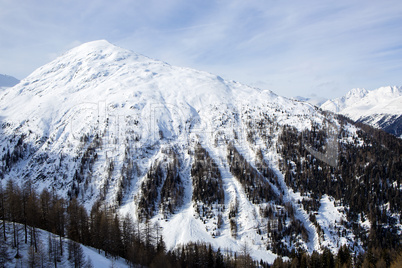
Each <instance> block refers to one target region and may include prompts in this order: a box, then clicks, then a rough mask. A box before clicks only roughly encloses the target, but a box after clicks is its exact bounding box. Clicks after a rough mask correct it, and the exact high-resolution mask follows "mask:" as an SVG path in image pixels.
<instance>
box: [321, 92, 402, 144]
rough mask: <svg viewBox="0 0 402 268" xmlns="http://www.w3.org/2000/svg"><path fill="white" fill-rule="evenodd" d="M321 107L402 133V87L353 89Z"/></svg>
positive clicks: (398, 133)
mask: <svg viewBox="0 0 402 268" xmlns="http://www.w3.org/2000/svg"><path fill="white" fill-rule="evenodd" d="M321 108H322V109H324V110H329V111H332V112H336V113H341V114H343V115H346V116H348V117H350V118H351V119H353V120H354V121H357V122H362V123H366V124H370V125H372V126H374V127H376V128H381V129H383V130H385V131H387V132H389V133H391V134H394V135H396V136H398V137H399V136H401V135H402V87H396V86H392V87H391V86H388V87H381V88H378V89H375V90H372V91H368V90H366V89H352V90H351V91H349V92H348V93H347V94H346V95H345V96H343V97H341V98H338V99H333V100H328V101H326V102H325V103H323V104H322V105H321Z"/></svg>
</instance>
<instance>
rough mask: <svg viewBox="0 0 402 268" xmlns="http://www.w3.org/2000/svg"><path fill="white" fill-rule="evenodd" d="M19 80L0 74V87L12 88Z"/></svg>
mask: <svg viewBox="0 0 402 268" xmlns="http://www.w3.org/2000/svg"><path fill="white" fill-rule="evenodd" d="M19 82H20V80H18V79H17V78H15V77H12V76H9V75H5V74H0V87H13V86H15V85H16V84H18V83H19Z"/></svg>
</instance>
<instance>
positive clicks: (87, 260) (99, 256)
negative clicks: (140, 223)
mask: <svg viewBox="0 0 402 268" xmlns="http://www.w3.org/2000/svg"><path fill="white" fill-rule="evenodd" d="M14 229H15V230H17V232H18V233H21V231H22V230H23V229H24V225H22V224H15V225H12V223H6V230H7V231H6V235H7V237H8V240H6V241H4V240H3V237H1V240H0V252H1V253H2V254H4V255H2V256H1V257H0V260H1V261H2V265H4V266H2V267H57V266H58V267H74V262H73V260H72V259H69V254H68V251H67V249H68V246H69V244H70V243H73V242H72V241H71V240H69V239H66V238H63V239H62V241H61V242H60V240H59V237H58V236H57V235H55V234H53V233H49V232H47V231H44V230H41V229H36V230H35V239H36V240H35V243H36V245H37V247H36V250H35V249H34V246H32V245H31V237H30V239H29V240H28V242H27V243H25V242H24V240H23V239H21V238H20V239H21V240H22V241H19V242H18V246H15V245H14V243H13V239H11V237H13V230H14ZM28 229H29V231H30V232H31V230H32V227H28ZM19 235H20V234H19ZM60 243H61V246H62V247H63V251H64V255H61V256H60V255H59V254H58V253H56V252H55V249H54V248H49V247H55V245H56V244H57V247H60ZM74 243H75V242H74ZM75 245H76V246H78V247H79V248H80V250H79V252H80V253H82V254H81V255H80V263H81V266H80V267H96V268H108V267H119V268H125V267H129V265H127V262H126V261H125V260H124V259H122V258H106V257H105V256H104V254H103V253H98V250H97V249H94V248H91V247H87V246H84V245H81V244H75ZM57 250H60V248H58V249H57ZM17 255H18V258H16V256H17ZM54 262H56V263H54Z"/></svg>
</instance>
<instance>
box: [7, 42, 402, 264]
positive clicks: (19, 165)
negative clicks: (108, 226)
mask: <svg viewBox="0 0 402 268" xmlns="http://www.w3.org/2000/svg"><path fill="white" fill-rule="evenodd" d="M0 109H1V110H2V115H1V117H0V120H1V125H2V128H1V135H0V146H1V147H0V159H2V161H1V162H0V163H1V165H0V178H2V182H3V184H4V183H5V181H7V180H8V179H14V178H18V181H17V184H19V185H23V184H24V183H26V181H30V182H32V184H33V185H34V186H35V187H37V188H38V189H39V190H41V189H43V188H47V189H49V190H51V191H54V192H56V193H57V194H58V195H59V196H62V197H65V198H67V199H73V198H77V199H78V200H80V201H81V202H83V203H84V204H85V206H86V208H87V209H88V210H91V207H92V206H93V205H94V204H95V205H96V204H98V205H99V204H104V207H107V208H110V209H113V210H116V211H117V212H119V213H120V214H121V215H126V214H127V215H129V216H130V217H131V218H132V220H133V221H135V222H136V223H138V226H144V225H145V226H148V225H147V224H149V223H158V224H159V225H160V226H161V227H162V228H163V230H162V234H163V238H164V241H165V242H166V246H167V248H168V249H173V248H175V247H177V246H178V245H181V244H186V243H189V242H196V241H202V242H205V243H210V244H211V245H212V246H213V248H214V249H218V248H222V249H223V248H225V249H226V248H228V249H230V250H233V251H240V250H241V248H243V245H245V244H246V243H247V244H246V246H247V247H249V248H250V249H251V252H250V253H251V255H252V257H253V258H254V259H258V260H259V259H263V260H266V261H268V262H270V263H272V262H273V261H274V259H275V258H276V256H278V255H280V256H290V254H291V251H292V250H296V251H300V252H302V251H308V252H310V253H311V252H313V251H314V250H317V251H322V250H324V248H330V249H331V250H333V251H334V252H336V250H337V249H338V247H339V246H340V245H349V246H352V245H353V248H354V250H355V251H356V252H360V251H364V250H365V249H366V248H367V245H368V242H367V241H376V239H375V238H376V237H374V236H373V235H376V234H379V235H380V234H381V235H383V234H384V232H385V233H387V232H388V233H387V234H389V235H387V236H384V237H387V241H386V243H393V241H394V240H392V239H388V238H389V237H391V238H392V237H394V235H395V234H394V233H393V232H394V231H395V229H392V228H387V226H385V225H380V224H376V225H375V226H380V227H379V229H374V230H372V232H369V230H370V226H371V225H370V222H371V221H373V222H376V221H378V219H379V218H381V219H383V218H384V217H385V218H387V217H388V218H389V219H388V218H387V219H388V220H387V222H396V223H397V226H399V227H395V228H396V229H397V231H398V232H399V231H400V230H399V229H400V226H401V225H400V224H399V219H400V218H399V215H400V210H398V208H397V207H398V205H399V203H398V202H395V197H397V196H398V193H397V192H398V191H400V189H399V188H396V187H393V185H394V184H395V185H396V183H397V181H398V182H399V180H400V177H397V176H399V175H394V173H395V174H398V173H397V172H395V167H396V165H394V164H393V162H392V161H388V160H387V159H397V157H395V155H394V154H395V152H394V151H393V150H386V149H385V148H390V146H389V144H390V142H391V141H390V139H391V140H392V136H391V137H388V136H386V137H382V140H376V141H375V142H374V141H373V139H374V138H373V137H377V136H375V135H373V137H372V136H369V135H368V134H367V133H370V131H375V130H367V131H366V132H363V131H362V130H361V129H360V128H358V127H356V126H355V125H353V123H352V122H351V121H348V120H346V119H344V118H342V117H338V116H336V115H334V114H332V113H327V112H322V111H320V110H319V109H318V108H316V107H314V106H312V105H310V104H307V103H302V102H298V101H293V100H290V99H287V98H284V97H280V96H278V95H276V94H274V93H272V92H271V91H267V90H260V89H256V88H253V87H249V86H246V85H243V84H240V83H237V82H234V81H227V80H224V79H223V78H221V77H219V76H216V75H213V74H210V73H207V72H202V71H197V70H194V69H190V68H181V67H176V66H171V65H169V64H167V63H164V62H161V61H157V60H153V59H150V58H147V57H145V56H142V55H138V54H135V53H133V52H131V51H129V50H126V49H122V48H119V47H116V46H114V45H112V44H110V43H108V42H107V41H95V42H90V43H86V44H83V45H81V46H78V47H76V48H74V49H72V50H70V51H68V52H66V53H65V54H63V55H62V56H60V57H58V58H57V59H55V60H54V61H52V62H50V63H48V64H46V65H44V66H42V67H40V68H39V69H37V70H35V71H34V72H33V73H32V74H31V75H29V76H28V77H27V78H25V79H23V80H22V81H21V82H20V83H19V84H18V85H16V86H14V87H13V88H9V89H6V90H5V91H3V92H2V93H1V95H0ZM365 144H372V146H370V147H366V146H365ZM367 150H368V151H370V150H376V152H375V153H374V152H371V151H370V153H367ZM352 155H353V157H352ZM377 157H378V158H377ZM360 159H364V161H363V160H360ZM329 160H331V161H329ZM379 161H380V162H379ZM381 161H385V162H381ZM361 163H363V164H362V165H361V166H360V164H361ZM379 166H382V167H384V168H383V169H381V170H378V174H380V173H381V176H375V174H377V173H375V170H376V168H377V167H379ZM388 166H389V168H388ZM368 171H370V172H371V173H368V175H367V176H369V177H370V176H373V177H372V178H371V177H370V179H367V184H368V186H367V188H364V187H362V186H361V185H362V184H361V183H356V181H357V180H356V178H361V180H362V181H363V180H366V177H365V176H366V175H365V174H366V172H368ZM383 178H387V181H388V183H380V182H379V181H380V180H382V179H383ZM345 185H347V187H346V186H345ZM378 185H381V187H382V188H381V189H380V190H381V191H382V192H384V193H385V192H387V193H390V195H389V196H384V195H380V194H379V193H377V190H378V189H377V188H378V187H377V186H378ZM367 189H370V191H368V190H367ZM363 193H364V194H363ZM373 195H375V196H376V198H375V199H373V198H371V197H372V196H373ZM356 196H358V197H359V200H355V199H354V198H355V197H356ZM373 200H374V201H373ZM367 204H369V205H367ZM386 204H388V205H387V206H388V207H389V208H390V209H391V210H392V211H393V213H390V214H389V215H387V214H381V217H378V218H377V216H378V215H377V214H376V212H378V211H379V212H378V213H381V210H378V211H377V210H375V211H373V210H372V207H373V206H379V207H381V208H382V207H384V206H386ZM369 213H370V214H369ZM369 216H370V217H369ZM349 218H350V219H353V224H347V223H346V219H349ZM398 224H399V225H398ZM158 232H159V231H158ZM369 234H370V235H371V236H373V237H371V236H370V237H369Z"/></svg>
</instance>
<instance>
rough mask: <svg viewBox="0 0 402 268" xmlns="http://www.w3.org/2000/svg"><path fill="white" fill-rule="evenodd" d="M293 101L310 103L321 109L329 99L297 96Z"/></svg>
mask: <svg viewBox="0 0 402 268" xmlns="http://www.w3.org/2000/svg"><path fill="white" fill-rule="evenodd" d="M293 99H295V100H298V101H304V102H308V103H310V104H313V105H315V106H318V107H320V106H321V105H322V104H323V103H324V102H326V101H327V100H328V99H326V98H324V97H320V96H310V97H302V96H296V97H294V98H293Z"/></svg>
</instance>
